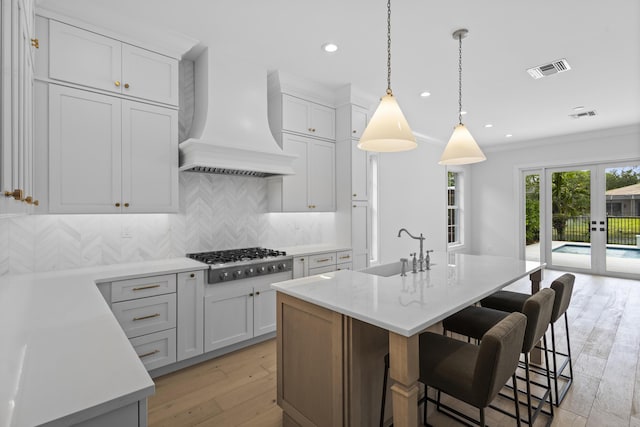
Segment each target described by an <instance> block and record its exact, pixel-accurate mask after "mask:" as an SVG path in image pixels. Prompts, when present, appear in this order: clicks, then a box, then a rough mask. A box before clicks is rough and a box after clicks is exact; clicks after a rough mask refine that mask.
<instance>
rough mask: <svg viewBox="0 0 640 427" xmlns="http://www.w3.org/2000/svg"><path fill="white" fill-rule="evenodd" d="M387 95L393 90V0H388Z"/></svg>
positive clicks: (391, 93)
mask: <svg viewBox="0 0 640 427" xmlns="http://www.w3.org/2000/svg"><path fill="white" fill-rule="evenodd" d="M387 95H393V92H391V0H387Z"/></svg>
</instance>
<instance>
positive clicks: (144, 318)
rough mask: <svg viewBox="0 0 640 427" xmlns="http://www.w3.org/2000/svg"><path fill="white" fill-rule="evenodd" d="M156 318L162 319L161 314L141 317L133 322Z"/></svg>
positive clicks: (135, 318)
mask: <svg viewBox="0 0 640 427" xmlns="http://www.w3.org/2000/svg"><path fill="white" fill-rule="evenodd" d="M154 317H160V313H154V314H150V315H148V316H140V317H134V318H133V321H134V322H135V321H138V320H146V319H153V318H154Z"/></svg>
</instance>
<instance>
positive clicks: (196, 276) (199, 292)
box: [176, 271, 204, 361]
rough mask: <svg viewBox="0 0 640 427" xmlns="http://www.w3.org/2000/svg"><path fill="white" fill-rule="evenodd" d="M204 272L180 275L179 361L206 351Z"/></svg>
mask: <svg viewBox="0 0 640 427" xmlns="http://www.w3.org/2000/svg"><path fill="white" fill-rule="evenodd" d="M203 301H204V271H194V272H188V273H178V322H177V325H178V326H177V331H176V333H177V337H178V343H177V348H178V350H177V357H178V361H180V360H184V359H188V358H190V357H193V356H197V355H199V354H202V352H203V351H204V341H203V339H204V335H203V329H204V314H203V313H204V312H203V309H204V305H203Z"/></svg>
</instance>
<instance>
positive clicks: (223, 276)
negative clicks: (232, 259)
mask: <svg viewBox="0 0 640 427" xmlns="http://www.w3.org/2000/svg"><path fill="white" fill-rule="evenodd" d="M218 277H220V280H223V281H224V280H227V279H228V278H229V273H227V272H226V271H223V272H222V273H220V275H219V276H218Z"/></svg>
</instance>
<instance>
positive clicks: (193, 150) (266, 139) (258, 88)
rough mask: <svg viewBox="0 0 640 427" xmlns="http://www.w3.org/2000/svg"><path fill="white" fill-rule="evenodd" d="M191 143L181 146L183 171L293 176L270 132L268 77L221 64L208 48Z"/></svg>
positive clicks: (199, 75)
mask: <svg viewBox="0 0 640 427" xmlns="http://www.w3.org/2000/svg"><path fill="white" fill-rule="evenodd" d="M194 71H195V73H194V74H195V84H194V86H195V103H194V115H193V123H192V125H191V129H190V131H189V139H187V140H185V141H184V142H182V143H180V170H181V171H192V172H204V173H218V174H227V175H244V176H257V177H267V176H274V175H292V174H293V173H294V171H293V168H292V164H293V161H294V160H295V159H296V158H297V156H293V155H289V154H285V153H283V151H282V148H281V147H280V146H279V145H278V143H277V142H276V140H275V139H274V137H273V135H272V134H271V130H270V129H269V123H268V116H267V71H266V69H261V68H260V67H256V66H255V65H253V64H252V65H249V64H246V63H243V62H242V61H238V60H230V59H229V58H224V59H222V58H219V57H217V56H216V55H214V54H213V53H212V52H209V49H208V48H206V49H205V50H204V51H203V52H202V53H201V54H200V55H199V56H198V58H197V59H196V61H195V66H194Z"/></svg>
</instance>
